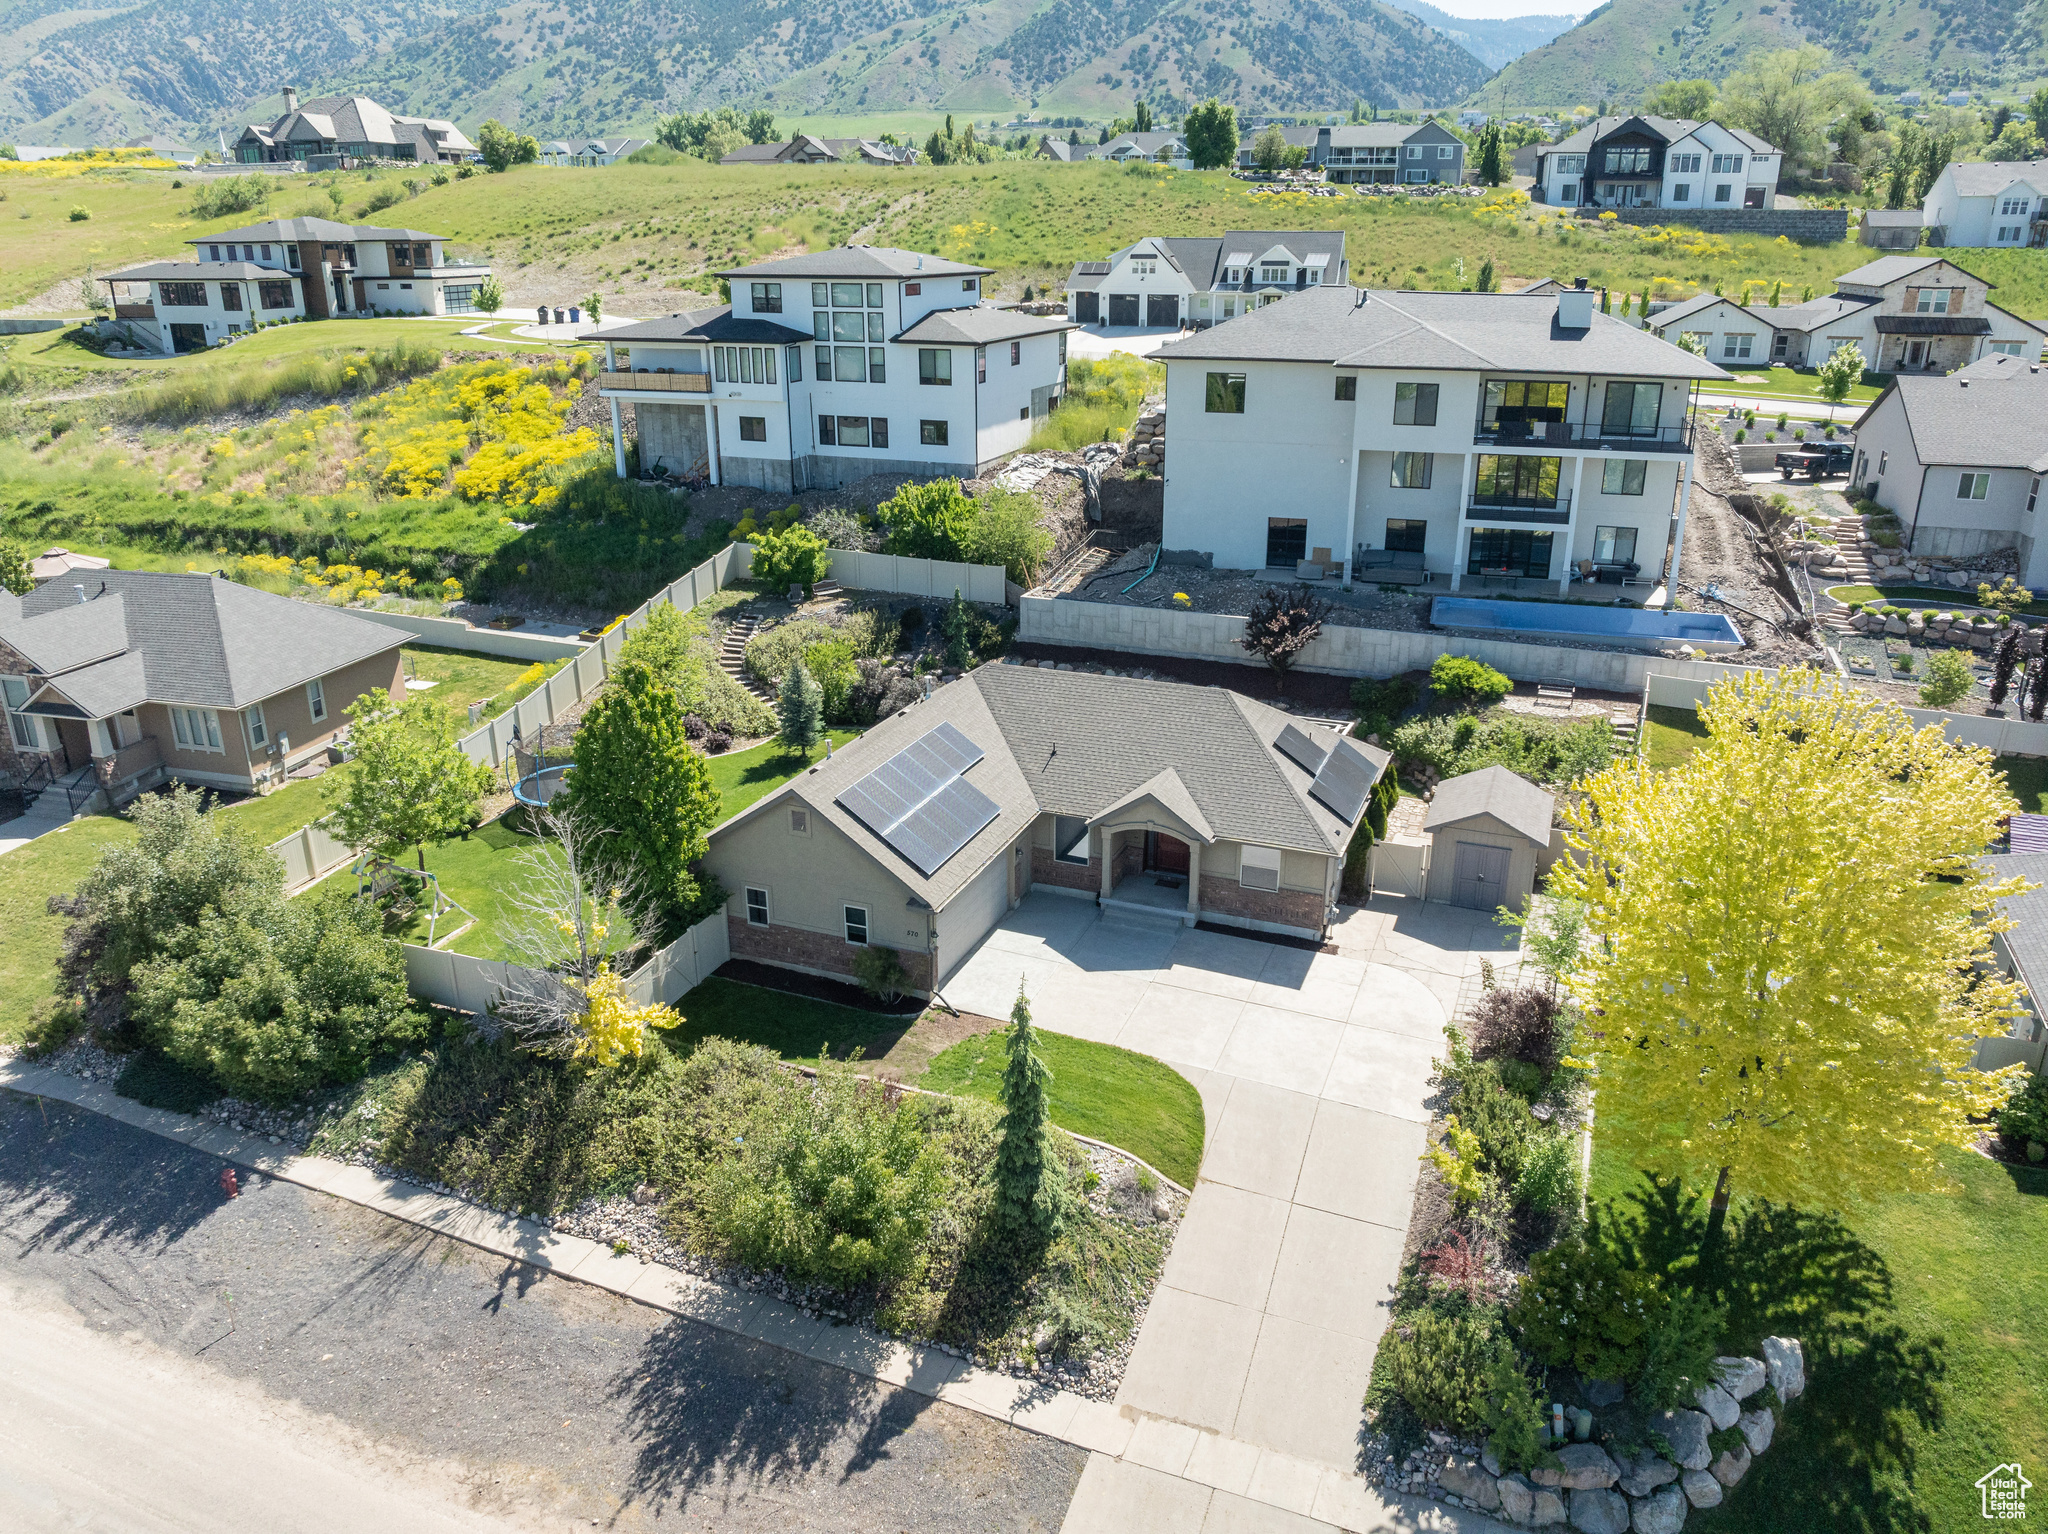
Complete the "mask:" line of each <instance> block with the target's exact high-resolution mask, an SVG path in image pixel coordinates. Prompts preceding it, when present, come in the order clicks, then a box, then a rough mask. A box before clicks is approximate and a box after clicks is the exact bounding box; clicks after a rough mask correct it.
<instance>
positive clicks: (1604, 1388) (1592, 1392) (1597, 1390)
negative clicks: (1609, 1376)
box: [1579, 1380, 1628, 1407]
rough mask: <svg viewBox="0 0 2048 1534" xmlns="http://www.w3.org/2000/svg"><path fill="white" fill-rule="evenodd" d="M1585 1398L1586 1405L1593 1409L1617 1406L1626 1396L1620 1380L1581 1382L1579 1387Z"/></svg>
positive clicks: (1626, 1392)
mask: <svg viewBox="0 0 2048 1534" xmlns="http://www.w3.org/2000/svg"><path fill="white" fill-rule="evenodd" d="M1579 1388H1580V1389H1581V1390H1582V1391H1584V1393H1585V1396H1586V1404H1587V1405H1588V1406H1593V1407H1601V1406H1619V1405H1620V1404H1621V1400H1622V1397H1624V1396H1625V1395H1627V1394H1628V1391H1627V1390H1626V1389H1625V1388H1623V1386H1622V1383H1621V1381H1620V1380H1583V1381H1581V1382H1580V1387H1579Z"/></svg>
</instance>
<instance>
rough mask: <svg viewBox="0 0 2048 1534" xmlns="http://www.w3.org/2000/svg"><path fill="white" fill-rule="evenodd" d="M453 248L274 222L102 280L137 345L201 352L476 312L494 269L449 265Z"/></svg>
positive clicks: (209, 238) (393, 235)
mask: <svg viewBox="0 0 2048 1534" xmlns="http://www.w3.org/2000/svg"><path fill="white" fill-rule="evenodd" d="M447 242H448V237H447V236H446V235H444V234H429V233H427V232H426V231H424V230H421V229H383V228H378V227H377V226H375V225H371V224H340V223H335V222H334V221H333V220H331V219H325V218H274V219H268V220H266V221H265V222H263V223H260V224H250V225H248V226H247V227H246V228H242V229H229V230H227V231H225V232H224V233H221V234H209V235H202V236H199V237H198V238H196V239H191V240H187V241H186V242H185V243H186V244H188V245H190V246H192V247H193V252H192V253H193V259H192V260H190V261H151V262H148V263H147V264H145V265H142V266H132V267H127V268H124V269H123V270H121V271H118V272H110V273H108V274H107V275H106V276H104V277H102V278H100V279H99V280H100V281H102V282H104V283H106V284H108V287H109V290H110V292H111V294H112V297H113V303H114V317H115V319H117V320H119V321H121V322H123V323H122V328H123V329H124V330H125V331H126V333H127V334H128V336H129V338H130V339H131V340H132V341H134V342H135V343H137V344H139V345H142V346H144V347H147V348H151V349H154V350H157V351H162V352H186V351H199V350H203V349H204V348H206V347H208V346H211V345H214V344H215V343H217V342H220V341H224V340H226V339H228V338H229V337H230V336H234V335H238V334H240V333H242V332H244V331H247V330H250V329H253V328H255V326H257V325H258V324H262V323H268V322H270V321H274V320H289V319H311V320H324V319H335V318H339V317H342V316H355V315H367V314H473V313H475V312H476V292H477V288H478V287H479V286H481V284H482V283H483V280H484V279H485V278H486V277H488V276H490V274H491V269H490V268H489V267H488V266H478V265H475V264H474V263H471V262H467V261H451V260H449V259H448V254H447Z"/></svg>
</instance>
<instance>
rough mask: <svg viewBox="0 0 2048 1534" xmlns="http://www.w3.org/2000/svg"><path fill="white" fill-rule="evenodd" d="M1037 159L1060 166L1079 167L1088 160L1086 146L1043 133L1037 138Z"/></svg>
mask: <svg viewBox="0 0 2048 1534" xmlns="http://www.w3.org/2000/svg"><path fill="white" fill-rule="evenodd" d="M1037 157H1038V158H1039V159H1041V160H1053V161H1056V162H1058V163H1059V164H1061V165H1079V164H1080V163H1082V162H1083V161H1084V160H1086V159H1087V158H1088V146H1087V145H1086V144H1076V143H1071V142H1069V141H1068V140H1066V139H1063V138H1054V137H1053V136H1052V135H1051V134H1050V133H1044V134H1040V135H1039V138H1038V156H1037Z"/></svg>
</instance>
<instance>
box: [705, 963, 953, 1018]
mask: <svg viewBox="0 0 2048 1534" xmlns="http://www.w3.org/2000/svg"><path fill="white" fill-rule="evenodd" d="M712 973H713V974H714V975H716V976H718V978H719V979H721V980H733V981H737V982H738V983H739V984H741V985H754V986H759V987H760V988H761V989H762V990H764V991H781V992H783V993H784V994H785V995H788V996H808V997H809V998H810V999H811V1000H812V1001H829V1002H830V1003H832V1005H833V1006H835V1007H851V1008H853V1009H854V1010H855V1011H856V1012H876V1013H880V1014H881V1015H882V1016H884V1017H916V1016H917V1015H918V1014H919V1013H920V1012H922V1011H924V1007H925V1004H924V1003H923V1002H922V1001H920V1000H919V999H918V998H916V997H915V996H899V997H897V998H896V1000H894V1001H890V1002H883V1001H877V1000H876V999H875V998H874V997H872V996H870V995H869V994H868V993H867V992H866V991H864V990H862V989H861V988H860V987H859V986H857V985H852V984H849V983H848V982H846V981H844V980H827V979H826V978H825V977H824V976H823V975H806V974H804V973H803V972H802V971H800V970H794V969H781V968H778V967H777V966H775V965H773V964H757V963H756V962H754V960H752V959H727V960H726V961H725V962H724V963H723V964H721V965H719V966H718V968H717V969H715V970H713V971H712Z"/></svg>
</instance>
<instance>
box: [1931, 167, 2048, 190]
mask: <svg viewBox="0 0 2048 1534" xmlns="http://www.w3.org/2000/svg"><path fill="white" fill-rule="evenodd" d="M1949 170H1950V172H1951V173H1952V174H1953V175H1954V176H1955V188H1956V195H1957V196H1958V197H1995V196H1997V195H1998V194H1999V193H2000V192H2002V191H2004V190H2005V189H2006V188H2007V187H2009V186H2011V185H2012V184H2013V183H2014V182H2015V181H2024V182H2027V183H2028V184H2029V185H2031V186H2032V187H2033V188H2034V190H2035V191H2037V192H2039V191H2043V190H2048V160H1963V161H1959V162H1958V163H1956V164H1953V165H1951V166H1949Z"/></svg>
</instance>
